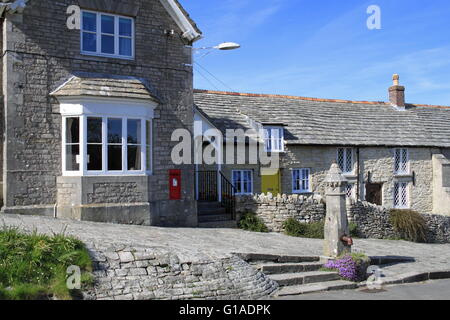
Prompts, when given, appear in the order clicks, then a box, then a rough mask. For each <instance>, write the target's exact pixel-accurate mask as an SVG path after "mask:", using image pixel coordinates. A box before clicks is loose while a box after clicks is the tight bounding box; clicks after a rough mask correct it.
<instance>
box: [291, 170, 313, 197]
mask: <svg viewBox="0 0 450 320" xmlns="http://www.w3.org/2000/svg"><path fill="white" fill-rule="evenodd" d="M310 173H311V171H310V169H306V168H304V169H294V170H292V192H293V193H308V192H311V183H310Z"/></svg>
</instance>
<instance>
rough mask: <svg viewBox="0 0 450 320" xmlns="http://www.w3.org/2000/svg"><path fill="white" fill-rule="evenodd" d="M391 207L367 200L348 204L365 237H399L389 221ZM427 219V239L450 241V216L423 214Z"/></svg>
mask: <svg viewBox="0 0 450 320" xmlns="http://www.w3.org/2000/svg"><path fill="white" fill-rule="evenodd" d="M389 211H390V210H389V209H387V208H384V207H380V206H376V205H373V204H370V203H367V202H355V203H352V204H351V205H349V206H347V214H348V217H349V220H350V221H353V222H355V223H356V224H357V225H358V233H359V236H360V237H363V238H374V239H392V238H398V237H399V235H398V233H396V232H395V230H394V228H393V226H392V225H391V223H390V221H389V216H390V214H389ZM422 216H423V217H424V219H425V221H426V227H427V241H428V242H430V243H450V217H448V216H443V215H430V214H423V215H422Z"/></svg>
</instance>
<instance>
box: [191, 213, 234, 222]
mask: <svg viewBox="0 0 450 320" xmlns="http://www.w3.org/2000/svg"><path fill="white" fill-rule="evenodd" d="M231 220H232V218H231V214H225V213H221V214H209V215H204V216H203V215H202V216H200V215H199V216H198V222H199V223H203V222H220V221H231Z"/></svg>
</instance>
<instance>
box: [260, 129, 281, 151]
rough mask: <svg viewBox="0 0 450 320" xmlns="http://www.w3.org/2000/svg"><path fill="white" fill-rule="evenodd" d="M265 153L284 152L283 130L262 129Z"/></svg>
mask: <svg viewBox="0 0 450 320" xmlns="http://www.w3.org/2000/svg"><path fill="white" fill-rule="evenodd" d="M264 143H265V151H266V152H284V128H283V127H264Z"/></svg>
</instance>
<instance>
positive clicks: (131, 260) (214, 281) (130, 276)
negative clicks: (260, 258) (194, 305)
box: [84, 246, 278, 300]
mask: <svg viewBox="0 0 450 320" xmlns="http://www.w3.org/2000/svg"><path fill="white" fill-rule="evenodd" d="M90 251H91V256H92V257H93V260H94V276H95V286H94V288H93V289H91V290H89V291H86V292H85V293H84V295H85V298H86V299H98V300H153V299H164V300H166V299H169V300H176V299H184V300H189V299H215V300H237V299H258V298H262V297H267V296H268V295H269V294H270V293H272V292H273V291H275V290H276V289H277V288H278V285H277V284H276V283H275V282H274V281H272V280H270V279H269V278H268V277H266V276H265V275H264V274H262V273H261V272H259V271H257V270H256V269H254V268H252V267H251V266H250V265H249V264H248V263H246V262H245V261H243V260H241V259H240V258H238V257H237V256H230V257H228V258H222V259H218V260H205V261H204V260H200V261H183V260H182V259H180V258H179V257H178V256H177V255H175V254H173V253H170V252H168V251H166V250H164V249H154V248H152V249H148V248H146V249H144V248H124V247H117V246H116V247H111V248H108V249H91V250H90Z"/></svg>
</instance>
